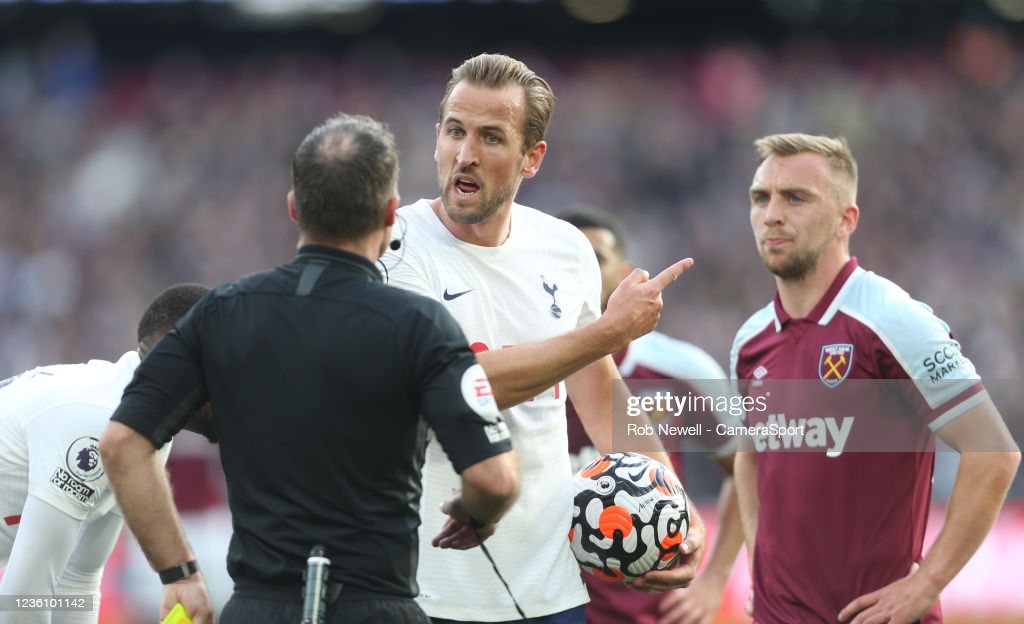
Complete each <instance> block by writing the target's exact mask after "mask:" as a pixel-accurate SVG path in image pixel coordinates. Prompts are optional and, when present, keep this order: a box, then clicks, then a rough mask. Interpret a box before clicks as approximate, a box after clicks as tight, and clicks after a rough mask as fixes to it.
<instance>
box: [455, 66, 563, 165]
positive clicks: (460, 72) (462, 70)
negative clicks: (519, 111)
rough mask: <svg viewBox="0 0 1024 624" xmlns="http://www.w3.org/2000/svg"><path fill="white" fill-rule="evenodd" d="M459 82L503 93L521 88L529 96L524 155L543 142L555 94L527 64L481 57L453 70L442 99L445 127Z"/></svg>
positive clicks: (553, 108)
mask: <svg viewBox="0 0 1024 624" xmlns="http://www.w3.org/2000/svg"><path fill="white" fill-rule="evenodd" d="M460 82H466V83H468V84H471V85H474V86H477V87H484V88H487V89H503V88H505V87H507V86H509V85H518V86H520V87H522V88H523V92H524V94H525V96H526V118H525V119H524V120H523V128H522V130H523V153H524V154H525V153H526V151H527V150H528V149H530V148H531V147H533V146H534V145H535V144H536V143H537V142H538V141H543V140H544V135H545V134H547V131H548V124H549V123H550V122H551V114H552V113H553V112H554V110H555V94H554V93H553V92H552V91H551V85H549V84H548V83H547V81H546V80H544V79H543V78H541V77H540V76H538V75H537V74H536V73H534V71H533V70H532V69H530V68H529V67H527V66H526V63H523V62H522V61H519V60H516V59H514V58H512V57H511V56H506V55H504V54H479V55H477V56H474V57H473V58H471V59H467V60H466V61H464V62H463V63H462V65H459V66H458V67H456V68H455V69H453V70H452V73H451V76H450V77H449V79H448V85H447V86H446V87H445V90H444V97H442V98H441V111H440V115H439V116H438V120H439V122H440V123H444V115H445V109H447V107H448V98H449V97H451V94H452V91H454V90H455V87H456V86H457V85H458V84H459V83H460Z"/></svg>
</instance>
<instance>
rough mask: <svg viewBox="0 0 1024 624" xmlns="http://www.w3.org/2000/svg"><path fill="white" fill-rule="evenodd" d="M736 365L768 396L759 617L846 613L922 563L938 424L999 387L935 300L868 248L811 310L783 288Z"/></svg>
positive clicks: (762, 400)
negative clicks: (867, 260) (799, 314)
mask: <svg viewBox="0 0 1024 624" xmlns="http://www.w3.org/2000/svg"><path fill="white" fill-rule="evenodd" d="M730 364H731V369H732V370H731V375H732V378H733V380H734V383H736V389H737V391H739V392H741V393H743V394H744V395H746V396H750V397H755V398H758V399H759V400H758V401H757V403H756V404H755V406H756V407H755V409H751V410H750V411H748V413H747V415H746V422H745V423H744V424H745V426H746V427H748V430H747V433H748V434H750V437H751V440H752V442H753V444H754V447H755V449H756V450H757V451H758V460H757V477H758V498H759V512H758V529H757V536H756V553H755V557H754V566H755V571H754V578H755V581H754V583H755V586H754V595H755V599H756V603H755V617H756V618H758V621H761V620H764V621H809V620H810V619H815V620H818V619H822V618H824V619H825V620H827V621H834V620H835V619H836V616H837V614H838V613H839V611H840V609H842V608H843V607H844V606H845V605H846V604H847V603H848V602H849V601H851V600H852V599H854V598H856V597H857V596H860V595H862V594H864V593H868V592H870V591H874V590H876V589H879V588H880V587H882V586H884V585H886V584H888V583H890V582H892V581H895V580H896V579H898V578H901V577H903V576H905V575H906V574H907V573H908V572H909V570H910V566H911V564H912V563H913V562H914V561H917V560H919V559H920V557H921V552H922V548H923V540H924V531H925V523H926V520H927V511H928V506H929V501H930V497H931V476H932V469H933V465H934V454H933V452H932V451H933V450H934V443H935V436H934V432H935V431H937V430H938V429H939V428H941V427H942V426H943V425H945V424H946V423H948V422H950V421H952V420H953V419H955V418H956V417H958V416H959V415H961V414H963V413H964V412H966V411H967V410H969V409H970V408H971V407H974V406H975V405H977V404H979V403H980V402H982V401H983V400H985V399H986V398H987V393H986V392H985V390H984V387H983V386H982V383H981V381H980V378H979V377H978V374H977V373H976V371H975V369H974V366H973V364H972V363H971V361H970V360H969V359H967V357H965V356H964V355H963V354H962V353H961V351H960V345H959V343H958V342H957V341H956V340H954V339H953V337H952V335H951V333H950V331H949V327H948V326H947V325H946V324H945V323H944V322H943V321H942V320H941V319H939V318H938V317H937V316H935V314H934V313H933V312H932V310H931V308H929V307H928V306H927V305H925V304H923V303H921V302H918V301H915V300H913V299H911V297H910V296H909V295H908V294H907V293H906V292H905V291H904V290H902V289H901V288H899V287H898V286H896V285H895V284H893V283H892V282H890V281H888V280H886V279H884V278H882V277H880V276H878V275H876V274H874V273H872V272H869V271H865V270H864V269H862V268H860V267H858V265H857V261H856V259H855V258H854V259H851V260H850V261H849V262H848V263H847V264H846V265H845V266H844V268H843V270H842V271H841V272H840V274H839V275H838V276H837V277H836V279H835V281H834V282H833V284H832V285H831V287H830V288H829V290H828V291H827V292H826V294H825V296H824V297H822V300H821V301H820V302H819V303H818V305H817V306H816V307H815V308H814V309H813V310H812V311H811V313H810V314H808V315H807V317H805V318H800V319H795V318H791V317H789V316H788V315H787V314H786V313H785V311H784V310H783V309H782V306H781V302H780V300H779V297H778V295H777V294H776V296H775V299H774V301H773V302H772V303H771V304H769V305H768V306H766V307H765V308H763V309H761V310H760V311H758V312H757V313H755V314H754V315H753V316H752V317H751V318H750V319H749V320H748V321H747V322H746V323H745V324H744V325H743V327H742V328H741V329H740V331H739V333H738V334H737V336H736V340H735V342H734V344H733V349H732V354H731V362H730ZM939 613H940V611H939V607H938V606H936V607H934V608H933V610H932V611H931V612H930V613H929V614H928V616H927V617H926V618H925V619H924V620H923V621H925V622H930V621H939V620H938V619H937V618H939V617H940V616H939ZM759 614H760V615H759Z"/></svg>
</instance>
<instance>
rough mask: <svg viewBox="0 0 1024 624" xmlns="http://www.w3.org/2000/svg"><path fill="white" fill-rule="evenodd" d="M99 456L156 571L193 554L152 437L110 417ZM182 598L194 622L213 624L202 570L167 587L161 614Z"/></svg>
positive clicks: (185, 559)
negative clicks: (151, 440) (150, 439)
mask: <svg viewBox="0 0 1024 624" xmlns="http://www.w3.org/2000/svg"><path fill="white" fill-rule="evenodd" d="M100 455H101V456H102V458H103V465H104V467H105V468H106V471H107V475H108V476H109V478H110V484H111V486H112V487H113V488H114V492H115V493H116V494H117V500H118V502H119V503H120V505H121V511H122V512H123V513H124V517H125V521H127V523H128V526H129V528H131V530H132V533H134V534H135V538H136V539H137V540H138V542H139V546H140V547H141V548H142V552H143V553H145V555H146V559H148V560H149V565H150V566H152V568H153V570H156V571H160V570H166V569H169V568H171V567H174V566H176V565H179V564H181V563H184V562H186V561H191V560H192V559H194V558H195V557H194V555H193V553H192V548H191V547H190V546H189V545H188V542H187V541H186V540H185V532H184V530H183V529H182V527H181V519H180V518H179V517H178V511H177V509H176V508H175V506H174V499H173V497H172V496H171V485H170V482H169V481H168V479H167V473H166V472H165V471H164V465H163V460H162V459H161V457H160V455H159V454H158V453H157V452H156V449H155V448H153V445H152V443H151V442H150V441H149V439H147V438H146V437H145V436H143V435H142V434H140V433H138V432H137V431H135V430H134V429H132V428H131V427H128V426H127V425H124V424H122V423H120V422H118V421H116V420H112V421H111V422H110V424H109V425H108V426H107V430H106V432H105V433H104V434H103V437H102V438H101V439H100ZM178 602H180V603H181V604H182V605H183V606H184V607H185V610H186V611H188V613H189V615H190V616H191V617H192V621H193V623H194V624H208V623H209V624H212V622H213V605H212V603H211V601H210V595H209V593H208V592H207V590H206V584H205V583H204V582H203V577H202V574H201V573H197V574H193V575H192V576H190V577H188V578H186V579H184V580H181V581H177V582H174V583H170V584H168V585H165V586H164V593H163V599H162V600H161V603H160V618H161V619H163V618H164V617H166V616H167V614H168V613H169V612H170V611H171V609H172V608H174V605H175V603H178Z"/></svg>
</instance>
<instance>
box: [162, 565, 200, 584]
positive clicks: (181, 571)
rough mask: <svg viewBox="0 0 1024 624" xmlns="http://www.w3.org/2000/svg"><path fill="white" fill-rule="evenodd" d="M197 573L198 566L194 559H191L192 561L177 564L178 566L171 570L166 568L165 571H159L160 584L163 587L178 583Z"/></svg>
mask: <svg viewBox="0 0 1024 624" xmlns="http://www.w3.org/2000/svg"><path fill="white" fill-rule="evenodd" d="M198 571H199V564H198V563H196V560H195V559H193V560H192V561H186V562H184V563H179V564H178V565H176V566H174V567H173V568H167V569H166V570H161V571H160V582H161V583H163V584H164V585H166V584H168V583H173V582H175V581H180V580H182V579H187V578H188V577H190V576H192V575H193V574H195V573H196V572H198Z"/></svg>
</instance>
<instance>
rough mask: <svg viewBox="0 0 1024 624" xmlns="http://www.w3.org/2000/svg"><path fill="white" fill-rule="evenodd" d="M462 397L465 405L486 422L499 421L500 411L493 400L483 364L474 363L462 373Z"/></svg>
mask: <svg viewBox="0 0 1024 624" xmlns="http://www.w3.org/2000/svg"><path fill="white" fill-rule="evenodd" d="M462 398H463V399H464V400H465V401H466V405H468V406H469V407H470V408H471V409H472V410H473V411H474V412H476V413H477V414H479V415H480V417H481V418H483V419H484V420H486V421H487V422H490V423H497V422H500V421H501V412H500V411H498V404H497V403H495V402H494V394H493V393H492V392H491V382H490V381H488V380H487V374H486V373H484V367H483V366H480V365H479V364H474V365H472V366H470V367H469V368H467V369H466V370H465V371H464V372H463V373H462Z"/></svg>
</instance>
